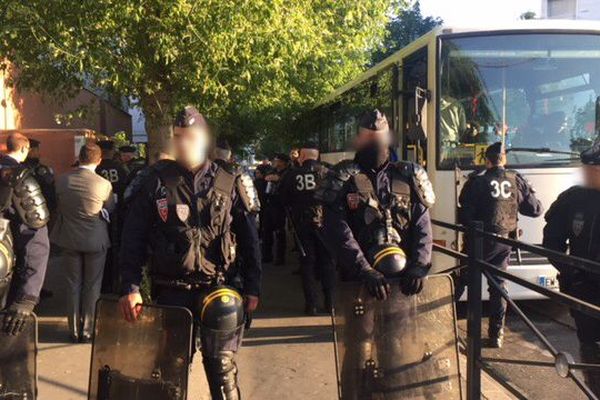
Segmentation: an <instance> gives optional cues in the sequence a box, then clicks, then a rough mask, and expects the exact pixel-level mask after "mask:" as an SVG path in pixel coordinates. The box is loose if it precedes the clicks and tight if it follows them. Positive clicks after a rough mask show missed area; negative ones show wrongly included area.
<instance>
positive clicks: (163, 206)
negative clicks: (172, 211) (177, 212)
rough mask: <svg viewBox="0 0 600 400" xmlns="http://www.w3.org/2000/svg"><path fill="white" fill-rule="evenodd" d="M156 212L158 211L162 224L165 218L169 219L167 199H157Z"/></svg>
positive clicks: (165, 220)
mask: <svg viewBox="0 0 600 400" xmlns="http://www.w3.org/2000/svg"><path fill="white" fill-rule="evenodd" d="M156 211H158V215H159V216H160V219H162V221H163V222H167V218H168V217H169V205H168V204H167V199H158V200H156Z"/></svg>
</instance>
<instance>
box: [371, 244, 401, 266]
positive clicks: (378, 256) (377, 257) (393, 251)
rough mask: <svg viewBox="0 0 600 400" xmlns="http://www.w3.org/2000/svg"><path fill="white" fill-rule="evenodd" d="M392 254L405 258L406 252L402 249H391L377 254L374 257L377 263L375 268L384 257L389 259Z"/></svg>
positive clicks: (374, 263) (374, 264)
mask: <svg viewBox="0 0 600 400" xmlns="http://www.w3.org/2000/svg"><path fill="white" fill-rule="evenodd" d="M392 254H400V255H402V256H405V254H404V251H402V249H401V248H399V247H391V248H388V249H383V250H381V251H380V252H379V253H377V254H375V257H374V258H375V261H374V262H373V267H375V266H376V265H377V264H379V261H381V260H382V259H383V258H384V257H387V256H389V255H392Z"/></svg>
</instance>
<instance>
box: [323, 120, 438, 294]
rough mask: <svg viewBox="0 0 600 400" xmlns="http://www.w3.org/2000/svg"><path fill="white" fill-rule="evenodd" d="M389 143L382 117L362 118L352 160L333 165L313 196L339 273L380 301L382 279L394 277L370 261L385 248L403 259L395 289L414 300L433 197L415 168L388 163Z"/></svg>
mask: <svg viewBox="0 0 600 400" xmlns="http://www.w3.org/2000/svg"><path fill="white" fill-rule="evenodd" d="M390 141H391V135H390V129H389V125H388V122H387V119H386V117H385V115H384V114H382V113H381V112H380V111H379V110H374V111H370V112H367V113H366V114H365V115H363V117H362V118H361V120H360V124H359V129H358V135H357V137H356V140H355V146H356V155H355V157H354V160H347V161H342V162H341V163H339V164H338V165H336V166H335V167H334V168H333V169H332V170H331V171H330V173H329V174H328V176H327V179H325V180H324V181H323V185H321V186H320V187H319V189H318V190H317V198H318V199H319V200H321V201H323V202H324V203H325V206H326V208H325V212H324V222H323V227H322V229H321V231H322V233H323V235H324V236H325V237H327V238H328V243H329V244H330V245H331V247H332V252H333V253H334V254H337V257H338V263H339V266H340V267H341V268H342V273H343V274H344V275H345V277H347V278H361V279H363V280H364V282H365V283H366V286H367V288H368V289H369V291H370V292H371V294H372V295H373V296H375V297H377V298H378V299H381V300H383V299H386V298H387V296H388V294H389V290H390V287H389V284H388V282H387V278H386V276H385V275H386V274H388V277H390V276H392V275H396V273H397V272H400V271H385V270H384V268H380V270H378V269H377V268H376V267H383V266H384V265H385V264H386V263H381V264H380V261H382V260H379V259H378V257H376V256H377V255H378V254H380V255H382V254H384V253H385V252H383V253H382V252H381V250H382V249H383V248H388V249H389V250H390V254H392V255H393V254H399V251H398V250H397V248H398V247H399V248H400V249H401V250H402V252H403V253H404V254H406V256H407V258H408V263H407V265H406V267H405V268H404V270H403V271H402V274H401V288H402V291H403V292H404V293H405V294H406V295H414V294H417V293H419V292H420V291H421V289H422V287H423V278H424V277H425V276H426V275H427V273H428V271H429V269H430V266H431V252H432V245H433V239H432V231H431V220H430V216H429V207H430V206H432V205H433V203H434V201H435V195H434V193H433V188H432V186H431V183H430V182H429V179H428V177H427V173H426V172H425V170H424V169H423V168H421V167H420V166H418V165H416V164H412V163H408V162H398V163H391V162H389V159H388V157H389V147H388V146H389V145H390ZM392 258H393V257H392ZM376 264H379V265H376ZM386 267H387V265H386ZM389 267H391V268H392V269H393V268H395V267H394V266H393V265H390V266H389ZM397 267H398V269H400V268H402V267H403V266H399V265H398V266H397ZM388 272H389V273H388Z"/></svg>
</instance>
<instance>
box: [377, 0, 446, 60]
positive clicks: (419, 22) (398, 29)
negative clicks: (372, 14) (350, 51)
mask: <svg viewBox="0 0 600 400" xmlns="http://www.w3.org/2000/svg"><path fill="white" fill-rule="evenodd" d="M442 23H443V21H442V19H441V18H439V17H430V16H428V17H424V16H423V14H421V5H420V3H419V1H416V2H415V3H414V4H413V6H412V7H411V8H409V9H407V10H405V11H403V12H402V13H400V14H399V15H397V16H396V17H394V18H393V19H392V20H391V21H390V22H389V23H388V25H387V34H386V37H385V40H384V42H383V46H382V47H381V49H379V50H377V51H375V52H374V53H373V58H372V64H377V63H378V62H380V61H382V60H383V59H385V58H386V57H388V56H390V55H392V54H393V53H395V52H396V51H398V50H400V49H402V48H403V47H405V46H407V45H408V44H410V43H411V42H413V41H414V40H416V39H417V38H419V37H420V36H422V35H424V34H426V33H427V32H429V31H430V30H432V29H433V28H435V27H436V26H439V25H441V24H442Z"/></svg>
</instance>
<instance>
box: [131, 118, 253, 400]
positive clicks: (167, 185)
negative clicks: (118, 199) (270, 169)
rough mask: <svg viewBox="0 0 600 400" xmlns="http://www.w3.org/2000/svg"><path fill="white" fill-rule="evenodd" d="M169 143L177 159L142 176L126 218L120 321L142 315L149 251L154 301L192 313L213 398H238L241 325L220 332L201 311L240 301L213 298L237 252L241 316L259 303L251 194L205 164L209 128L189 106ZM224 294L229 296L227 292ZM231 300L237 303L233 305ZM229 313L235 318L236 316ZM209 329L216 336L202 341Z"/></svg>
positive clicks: (243, 178)
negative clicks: (198, 326)
mask: <svg viewBox="0 0 600 400" xmlns="http://www.w3.org/2000/svg"><path fill="white" fill-rule="evenodd" d="M173 141H174V148H175V155H176V157H175V158H176V162H175V163H170V164H169V165H167V166H166V167H165V168H163V169H161V170H159V171H154V174H153V176H152V177H150V178H148V179H146V182H145V184H144V187H143V188H142V189H141V190H140V192H139V193H138V194H137V195H136V196H135V198H134V199H133V203H132V205H131V207H130V210H129V212H128V215H127V218H126V221H125V227H124V231H123V236H124V237H126V238H127V239H124V240H123V242H122V245H121V256H120V266H121V274H122V284H123V292H124V294H123V296H122V297H121V300H120V303H121V306H122V310H123V312H124V314H125V317H126V319H128V320H130V321H134V320H135V319H136V318H137V316H138V315H139V313H140V312H141V309H140V304H141V303H142V297H141V295H140V293H139V290H140V284H141V282H142V269H143V266H144V265H145V263H146V261H147V258H148V254H147V251H148V250H149V256H150V257H149V258H150V276H151V279H152V282H153V286H154V289H153V292H154V294H155V298H156V302H157V303H158V304H161V305H171V306H182V307H186V308H188V309H190V310H191V311H192V314H193V315H194V316H195V318H196V322H197V323H198V324H201V325H202V327H203V328H202V329H201V331H200V332H201V340H202V355H203V363H204V367H205V370H206V375H207V378H208V382H209V386H210V391H211V394H212V398H213V399H227V400H234V399H239V389H238V385H237V367H236V365H235V360H234V355H235V352H236V351H237V350H238V347H239V344H240V342H241V336H240V335H241V332H240V331H238V328H239V324H238V323H236V324H233V325H231V324H230V325H228V327H226V326H224V325H223V324H229V323H230V322H231V319H228V318H224V317H223V316H222V315H221V312H220V311H214V312H212V311H207V310H211V309H212V308H214V307H217V308H218V307H220V306H226V305H227V304H233V305H235V304H240V305H241V304H242V303H241V296H240V295H237V296H234V295H227V296H225V297H222V296H217V295H216V293H217V292H219V290H221V288H222V285H224V284H227V283H228V280H229V279H230V277H229V273H230V268H229V267H230V265H231V263H232V262H233V261H234V260H235V257H236V248H237V249H239V253H240V255H241V257H242V258H243V259H244V263H243V268H244V271H242V276H243V278H244V281H243V295H244V304H245V308H246V312H252V311H253V310H254V309H255V308H256V306H257V304H258V296H259V292H260V277H261V265H260V251H259V247H258V236H257V231H256V220H255V214H256V212H257V211H258V208H259V204H258V201H257V197H256V192H255V190H254V187H253V185H252V181H251V179H250V178H249V177H248V176H247V175H245V174H243V173H241V172H239V171H238V170H234V169H228V168H223V167H219V166H217V165H216V164H215V163H213V162H211V161H210V160H209V159H208V156H209V154H208V153H209V146H210V137H209V130H208V125H207V124H206V122H205V120H204V118H203V116H202V115H201V114H200V113H199V112H198V111H197V110H196V109H195V108H193V107H186V108H185V109H184V110H183V111H181V112H180V113H179V114H178V116H177V118H176V120H175V125H174V138H173ZM236 242H237V245H236ZM148 244H150V245H149V246H148ZM215 288H217V289H219V290H217V292H215V291H214V289H215ZM226 291H229V292H228V293H231V292H230V291H231V289H226ZM209 293H213V294H214V295H210V296H209ZM219 293H223V290H221V291H220V292H219ZM233 298H239V299H240V302H239V303H237V302H232V299H233ZM241 313H242V315H243V310H242V311H241ZM228 315H229V314H228ZM235 315H236V321H237V320H239V316H240V313H239V312H236V313H235ZM238 322H239V321H238ZM242 326H243V324H242ZM204 328H206V329H204ZM230 329H233V331H231V330H230ZM211 332H212V333H214V334H215V335H221V336H220V338H216V337H209V336H207V335H209V333H211Z"/></svg>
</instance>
